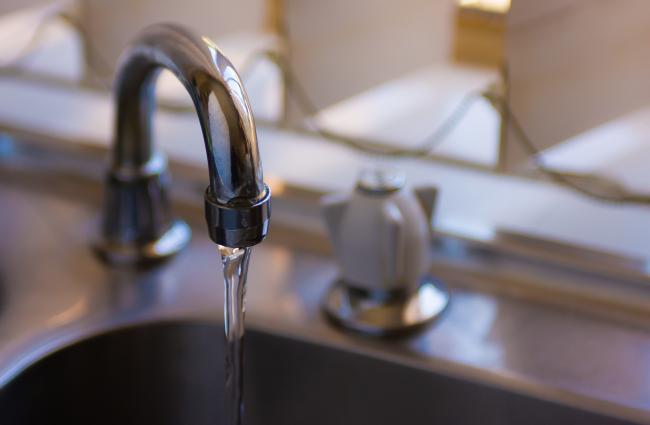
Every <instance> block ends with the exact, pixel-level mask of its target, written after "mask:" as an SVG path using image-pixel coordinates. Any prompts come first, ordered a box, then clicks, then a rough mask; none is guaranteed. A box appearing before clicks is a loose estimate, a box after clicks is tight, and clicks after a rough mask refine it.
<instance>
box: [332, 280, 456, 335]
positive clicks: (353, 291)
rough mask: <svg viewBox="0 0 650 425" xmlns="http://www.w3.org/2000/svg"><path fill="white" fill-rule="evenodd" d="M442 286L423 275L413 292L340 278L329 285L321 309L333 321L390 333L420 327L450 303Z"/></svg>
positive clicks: (350, 327)
mask: <svg viewBox="0 0 650 425" xmlns="http://www.w3.org/2000/svg"><path fill="white" fill-rule="evenodd" d="M449 300H450V295H449V292H448V291H447V289H446V288H445V286H444V285H443V284H442V283H440V282H439V281H437V280H435V279H434V278H432V277H431V276H425V277H424V278H423V279H422V280H421V282H420V286H418V288H417V290H415V292H412V293H410V292H405V291H399V292H381V293H380V292H376V291H372V292H371V291H366V290H360V289H357V288H354V287H352V286H350V285H348V284H346V283H345V282H344V281H342V280H339V281H337V282H336V283H334V285H333V286H332V287H331V288H330V290H329V292H328V294H327V296H326V298H325V302H324V304H323V310H324V312H325V315H326V316H327V317H328V318H329V319H330V321H332V322H333V323H334V324H335V325H337V326H339V327H341V328H343V329H346V330H351V331H353V332H357V333H361V334H364V335H371V336H378V337H390V336H400V335H408V334H410V333H412V332H416V331H418V330H422V329H423V328H424V327H425V326H426V325H428V324H430V323H432V322H433V321H434V320H436V319H437V318H439V317H440V315H441V314H442V313H443V312H444V311H445V309H446V308H447V306H448V305H449Z"/></svg>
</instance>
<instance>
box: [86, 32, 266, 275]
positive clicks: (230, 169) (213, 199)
mask: <svg viewBox="0 0 650 425" xmlns="http://www.w3.org/2000/svg"><path fill="white" fill-rule="evenodd" d="M162 69H168V70H170V71H171V72H172V73H173V74H174V75H175V76H176V77H177V78H178V79H179V80H180V82H181V83H182V84H183V86H185V89H186V90H187V91H188V93H189V95H190V97H191V98H192V101H193V104H194V107H195V109H196V113H197V115H198V118H199V123H200V125H201V131H202V134H203V141H204V144H205V151H206V156H207V160H208V172H209V180H210V182H209V185H208V187H207V189H206V191H205V196H204V200H205V218H206V222H207V225H208V233H209V235H210V238H211V239H212V240H213V241H214V242H215V243H217V244H219V245H223V246H227V247H231V248H238V247H248V246H252V245H255V244H257V243H259V242H261V241H262V240H263V239H264V237H265V236H266V234H267V232H268V224H269V218H270V199H271V192H270V189H269V187H268V186H267V185H265V184H264V181H263V176H262V166H261V162H260V156H259V152H258V147H257V134H256V130H255V123H254V121H253V115H252V112H251V107H250V104H249V101H248V97H247V95H246V92H245V90H244V86H243V84H242V82H241V79H240V77H239V75H238V73H237V71H236V70H235V68H234V66H233V65H232V63H230V61H229V60H228V59H227V58H226V57H225V56H224V55H223V53H221V51H220V50H219V49H218V48H217V46H216V45H215V44H214V43H213V42H212V41H211V40H209V39H208V38H206V37H202V38H199V37H197V36H195V35H194V34H192V33H191V32H190V31H188V30H186V29H184V28H182V27H179V26H177V25H172V24H156V25H153V26H151V27H149V28H147V29H145V30H144V31H143V32H142V33H141V34H140V36H139V37H138V38H136V40H135V41H134V42H133V43H132V44H131V45H130V46H129V47H128V48H127V50H126V51H125V52H124V54H123V55H122V57H121V60H120V63H119V65H118V70H117V77H116V81H115V87H114V90H115V96H116V108H117V111H116V127H115V128H116V132H115V135H114V137H115V140H114V143H113V149H112V159H111V165H110V168H109V171H108V176H107V179H106V186H105V201H104V216H103V226H102V233H101V237H100V240H99V241H98V243H97V244H96V245H95V247H96V250H97V251H98V253H99V254H100V256H101V257H102V258H104V259H105V260H106V261H108V262H111V263H122V264H124V263H126V264H142V263H151V262H155V261H159V260H164V259H167V258H169V257H171V256H173V255H174V254H176V253H177V252H179V251H180V250H181V249H183V247H185V246H186V245H187V243H188V242H189V239H190V235H191V232H190V229H189V226H188V225H187V224H185V223H184V222H183V221H181V220H177V219H174V218H173V217H172V215H171V208H170V199H169V195H168V187H169V184H170V179H169V173H168V169H167V168H168V167H167V161H166V158H165V156H164V155H163V154H162V152H160V151H159V150H157V149H156V147H155V145H154V143H153V140H152V134H151V133H152V131H151V116H152V113H153V111H154V109H155V96H154V94H155V86H156V79H157V78H156V77H157V75H158V73H159V72H160V70H162ZM179 142H182V143H185V142H186V141H185V140H183V141H179Z"/></svg>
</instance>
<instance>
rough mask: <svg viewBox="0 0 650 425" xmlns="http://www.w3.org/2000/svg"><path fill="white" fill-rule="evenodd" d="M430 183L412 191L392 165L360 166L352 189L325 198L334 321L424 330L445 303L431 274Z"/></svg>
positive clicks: (370, 329)
mask: <svg viewBox="0 0 650 425" xmlns="http://www.w3.org/2000/svg"><path fill="white" fill-rule="evenodd" d="M436 196H437V190H436V189H435V188H421V189H416V190H412V189H410V188H409V187H408V186H407V185H406V179H405V176H404V174H402V173H401V172H399V171H397V170H394V169H389V170H387V169H377V168H374V169H368V170H365V171H363V172H362V173H361V174H360V176H359V179H358V181H357V185H356V187H355V189H354V190H353V191H352V193H349V194H336V195H330V196H326V197H325V198H323V201H322V212H323V216H324V218H325V223H326V227H327V230H328V233H329V236H330V241H331V243H332V246H333V249H334V253H335V256H336V258H337V260H338V263H339V267H340V275H339V279H338V280H337V281H336V282H335V283H334V284H333V285H332V287H331V288H330V290H329V292H328V293H327V296H326V299H325V302H324V311H325V313H326V315H327V316H328V317H329V318H330V319H331V320H332V321H333V322H334V323H335V324H337V325H339V326H341V327H343V328H346V329H349V330H353V331H357V332H360V333H364V334H370V335H376V336H390V335H399V334H405V333H409V332H411V331H415V330H418V329H421V328H422V327H424V326H425V325H426V324H428V323H430V322H431V321H433V320H434V319H436V318H437V317H438V316H439V315H440V314H441V313H442V312H443V311H444V309H445V308H446V306H447V304H448V303H449V294H448V292H447V290H446V289H445V287H444V285H442V283H440V282H438V281H437V280H436V279H434V278H433V277H432V276H430V275H429V270H430V267H431V245H432V244H431V242H432V234H431V232H432V219H433V212H434V206H435V202H436Z"/></svg>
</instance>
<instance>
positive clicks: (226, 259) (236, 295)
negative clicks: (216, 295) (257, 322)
mask: <svg viewBox="0 0 650 425" xmlns="http://www.w3.org/2000/svg"><path fill="white" fill-rule="evenodd" d="M219 254H221V262H222V263H223V276H224V291H225V292H224V295H225V296H224V327H225V332H226V392H225V396H226V405H225V419H226V420H225V422H224V424H225V425H241V423H242V416H243V414H244V399H243V395H244V370H243V362H244V314H245V311H246V308H245V300H244V298H245V297H246V277H247V274H248V261H249V260H250V255H251V248H228V247H225V246H221V245H219Z"/></svg>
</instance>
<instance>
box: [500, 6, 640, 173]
mask: <svg viewBox="0 0 650 425" xmlns="http://www.w3.org/2000/svg"><path fill="white" fill-rule="evenodd" d="M649 39H650V2H649V1H647V0H617V1H611V0H552V1H543V2H542V1H539V0H513V2H512V8H511V10H510V14H509V19H508V25H507V62H508V75H509V80H510V94H509V95H510V102H511V105H512V108H513V110H514V113H515V114H516V116H517V117H518V118H519V120H520V122H521V123H522V125H523V127H524V128H525V129H526V131H527V132H528V134H529V136H530V138H531V139H532V141H533V143H534V144H535V145H536V146H537V147H538V148H539V149H545V148H548V147H550V146H553V145H555V144H557V143H561V142H563V141H565V140H567V139H568V138H571V137H574V136H576V135H578V134H580V133H582V132H584V131H587V130H589V129H591V128H594V127H596V126H598V125H600V124H603V123H605V122H608V121H610V120H612V119H615V118H617V117H620V116H622V115H624V114H627V113H630V112H632V111H635V110H637V109H639V108H641V107H643V106H645V105H647V104H648V103H650V85H648V84H647V79H648V74H649V73H650V49H648V47H647V40H649ZM612 143H616V142H615V141H612ZM525 160H526V154H525V152H524V150H523V149H521V147H520V146H519V145H518V143H516V141H515V140H514V135H513V134H512V133H509V141H508V147H507V151H506V162H507V166H508V168H509V169H511V170H515V171H516V170H517V169H518V168H519V167H520V166H521V165H522V163H523V162H524V161H525Z"/></svg>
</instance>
